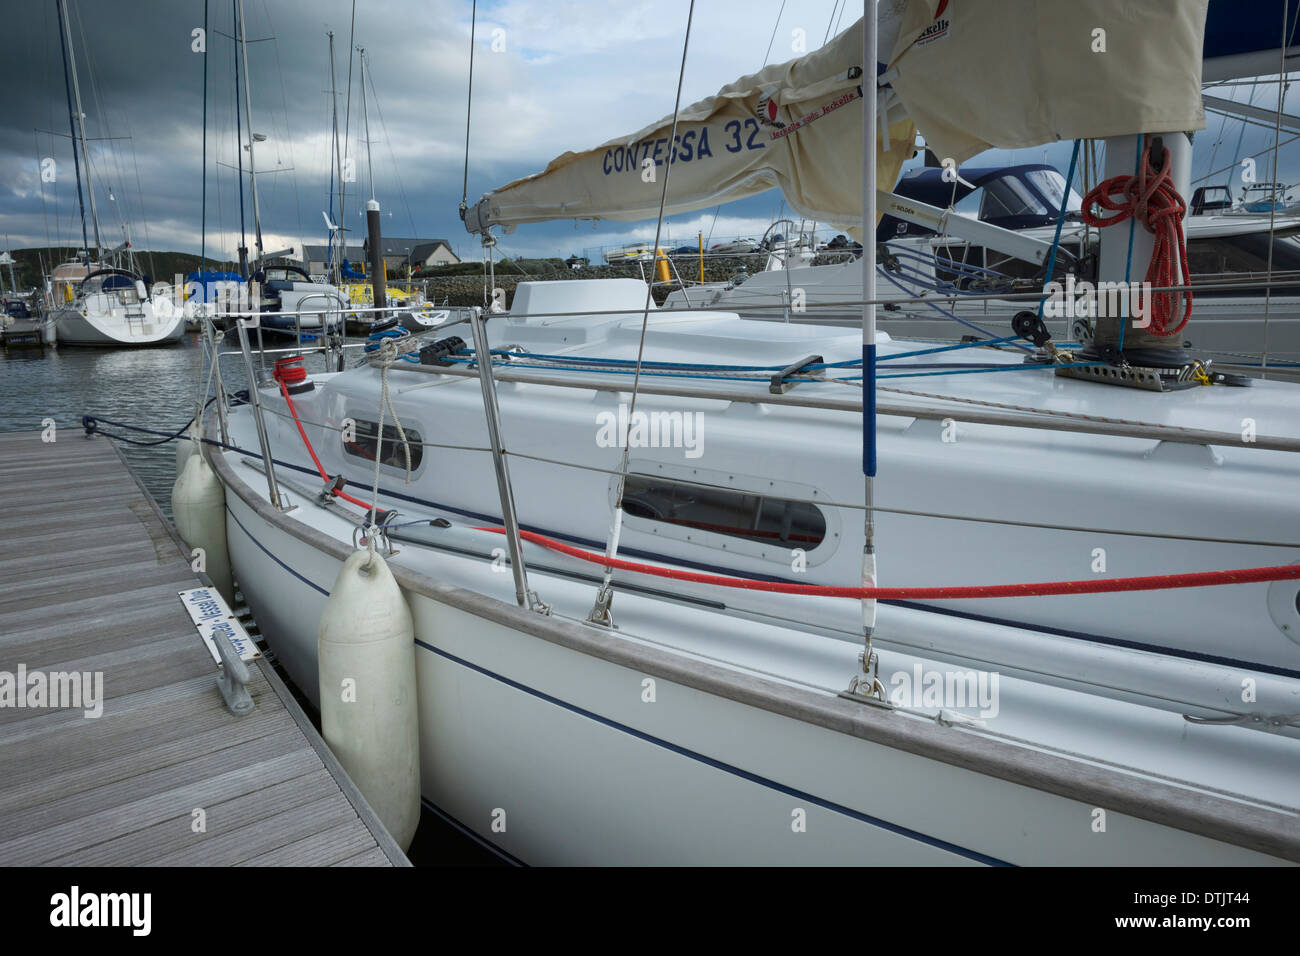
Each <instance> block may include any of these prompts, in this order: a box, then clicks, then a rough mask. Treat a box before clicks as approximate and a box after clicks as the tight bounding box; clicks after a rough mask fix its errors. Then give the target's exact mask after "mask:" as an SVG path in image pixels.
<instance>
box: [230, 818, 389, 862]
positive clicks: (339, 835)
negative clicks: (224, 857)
mask: <svg viewBox="0 0 1300 956" xmlns="http://www.w3.org/2000/svg"><path fill="white" fill-rule="evenodd" d="M348 809H349V810H351V807H349V808H348ZM352 816H353V818H355V816H356V814H355V813H353V814H352ZM369 837H370V835H369V834H368V833H366V831H365V830H362V829H361V828H359V827H357V826H356V825H355V824H353V822H352V820H347V821H345V822H343V823H340V824H339V825H337V826H334V827H331V828H330V829H328V830H322V831H321V832H319V833H313V834H311V835H310V836H306V837H304V838H303V839H301V840H296V841H295V842H293V843H289V844H286V845H285V846H282V847H279V848H277V849H275V850H271V851H270V852H269V853H263V854H261V855H260V856H255V857H253V858H252V859H251V860H244V861H243V862H241V863H240V864H239V865H240V866H329V865H330V864H331V863H337V862H338V861H339V860H346V859H347V858H348V857H349V856H352V855H353V854H355V853H357V852H358V851H362V850H366V849H368V848H369V847H370V846H374V842H375V841H374V840H373V839H370V838H369Z"/></svg>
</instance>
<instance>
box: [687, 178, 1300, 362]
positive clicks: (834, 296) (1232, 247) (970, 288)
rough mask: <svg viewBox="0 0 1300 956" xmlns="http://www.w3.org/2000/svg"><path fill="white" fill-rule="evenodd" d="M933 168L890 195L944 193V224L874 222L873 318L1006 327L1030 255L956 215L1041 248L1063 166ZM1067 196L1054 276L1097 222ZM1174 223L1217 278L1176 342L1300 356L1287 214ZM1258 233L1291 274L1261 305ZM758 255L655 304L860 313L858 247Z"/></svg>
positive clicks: (1299, 268) (1202, 273)
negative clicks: (755, 266) (817, 257)
mask: <svg viewBox="0 0 1300 956" xmlns="http://www.w3.org/2000/svg"><path fill="white" fill-rule="evenodd" d="M941 175H942V171H941V170H939V169H934V168H923V169H916V170H912V171H910V172H909V173H906V174H904V175H903V177H902V178H901V179H900V180H899V183H898V185H897V186H895V188H894V193H895V195H897V196H899V197H901V198H902V199H904V200H908V201H911V202H914V203H927V204H929V205H932V206H934V207H935V208H944V207H948V204H949V200H950V198H955V200H956V201H955V202H954V203H952V205H951V206H950V207H948V209H947V212H948V213H949V217H948V219H947V223H948V225H949V227H950V229H951V233H950V234H947V235H938V234H936V233H935V232H934V231H933V230H931V229H928V228H925V227H923V226H918V225H917V224H916V223H914V222H911V223H909V222H907V221H904V220H902V219H899V218H897V217H896V216H894V215H887V216H885V217H884V219H883V220H882V222H881V224H880V227H879V228H878V229H877V241H878V242H879V243H881V244H882V245H881V253H882V254H881V257H880V260H879V261H880V264H879V265H878V267H877V283H878V288H877V292H878V294H879V295H880V297H881V298H882V299H884V300H886V301H887V302H888V301H889V300H895V301H894V302H892V303H890V304H887V305H885V307H884V309H885V311H883V312H882V313H881V316H880V321H879V327H880V328H881V329H882V330H883V331H886V332H889V333H890V334H891V335H895V336H899V337H903V338H921V339H956V338H958V337H960V336H961V335H963V334H967V333H971V332H978V333H980V334H982V335H990V336H995V337H997V336H1008V335H1012V334H1013V332H1012V328H1011V320H1012V318H1014V317H1015V315H1016V314H1017V313H1019V312H1022V311H1024V310H1025V309H1029V310H1031V311H1032V310H1033V309H1035V308H1036V306H1037V302H1036V301H1034V300H1033V297H1032V293H1033V292H1035V291H1039V290H1041V288H1042V277H1043V271H1044V270H1043V263H1042V262H1041V261H1038V262H1027V261H1025V260H1023V259H1017V258H1015V257H1014V256H1011V255H1008V254H1006V253H1005V252H1002V251H1000V250H999V249H998V248H996V247H995V246H994V245H992V244H988V243H981V242H979V241H972V240H970V239H965V238H962V236H961V235H960V233H961V231H962V230H961V229H960V228H959V227H958V226H957V225H956V224H955V223H956V221H957V219H958V217H962V218H964V219H966V220H972V221H976V222H980V223H987V224H991V225H996V226H998V227H1000V228H1003V229H1012V230H1015V231H1016V233H1017V234H1018V235H1019V236H1020V237H1023V238H1025V239H1029V240H1032V241H1033V242H1034V243H1036V244H1037V248H1038V249H1040V250H1041V249H1046V248H1048V247H1049V246H1050V245H1051V243H1052V242H1053V241H1054V238H1055V233H1056V226H1055V221H1056V218H1057V215H1058V212H1059V209H1060V207H1061V205H1062V199H1063V197H1064V193H1065V177H1063V176H1062V175H1061V174H1060V173H1059V172H1057V171H1056V170H1055V169H1053V168H1051V167H1050V166H1045V165H1041V164H1026V165H1018V166H1006V167H995V168H989V169H978V170H965V169H963V170H960V171H959V175H960V176H961V177H962V181H963V182H965V183H966V185H965V186H963V185H961V184H953V185H948V184H947V182H946V181H944V180H941ZM970 187H973V188H970ZM1080 204H1081V199H1080V197H1079V195H1078V194H1077V193H1075V192H1074V191H1073V190H1071V191H1070V198H1069V200H1068V202H1067V204H1066V213H1067V220H1066V222H1065V224H1064V225H1063V227H1062V230H1061V249H1062V250H1063V252H1064V254H1065V255H1064V256H1063V258H1062V263H1061V264H1060V265H1059V266H1058V272H1057V274H1056V279H1057V280H1058V281H1062V282H1063V281H1065V279H1066V275H1067V273H1068V272H1071V271H1073V270H1074V269H1075V268H1077V266H1076V265H1075V264H1077V263H1081V262H1083V261H1084V260H1085V259H1086V258H1087V257H1092V258H1093V259H1094V261H1095V256H1096V249H1097V241H1098V234H1097V230H1096V229H1092V230H1087V229H1085V227H1084V225H1083V224H1082V222H1080V221H1079V217H1078V211H1079V208H1080ZM1195 208H1196V207H1195V206H1194V207H1193V209H1194V210H1195ZM1184 228H1185V230H1186V236H1187V248H1188V257H1189V264H1190V267H1191V270H1192V278H1193V282H1194V283H1197V284H1202V285H1206V286H1217V287H1216V288H1207V289H1206V290H1204V291H1198V292H1197V293H1196V321H1195V323H1194V325H1193V326H1192V327H1190V328H1189V329H1187V330H1186V334H1185V335H1184V337H1183V339H1184V347H1186V348H1188V349H1191V350H1193V351H1195V353H1196V354H1197V356H1198V357H1200V358H1202V359H1212V360H1214V361H1215V362H1216V364H1220V365H1222V364H1239V363H1242V361H1243V359H1247V358H1253V359H1254V360H1255V361H1259V359H1258V356H1262V355H1264V354H1265V353H1266V354H1267V355H1268V357H1269V358H1270V360H1271V361H1270V363H1269V364H1270V365H1272V366H1274V367H1275V368H1281V369H1284V368H1285V366H1287V365H1293V364H1294V363H1300V220H1298V219H1296V218H1295V217H1294V216H1290V217H1286V218H1283V217H1281V215H1280V214H1279V216H1278V217H1276V218H1275V219H1274V220H1272V221H1270V217H1269V215H1268V213H1267V212H1264V213H1263V214H1260V213H1259V212H1254V213H1250V214H1243V213H1242V212H1240V211H1239V210H1237V209H1232V210H1229V209H1219V208H1213V207H1211V208H1207V209H1205V210H1204V211H1201V212H1199V213H1198V214H1194V215H1190V216H1188V217H1187V218H1186V220H1185V221H1184ZM1085 242H1086V243H1087V246H1086V248H1085ZM1270 244H1271V245H1272V261H1271V266H1272V270H1273V272H1272V275H1273V277H1274V279H1275V280H1276V279H1278V278H1281V277H1287V276H1290V277H1293V278H1295V280H1296V284H1295V286H1293V287H1286V286H1281V287H1279V286H1278V285H1277V284H1276V282H1275V284H1274V287H1273V288H1272V291H1271V293H1270V294H1269V295H1267V300H1268V308H1267V310H1266V309H1265V299H1266V295H1265V289H1264V287H1263V285H1262V284H1261V282H1260V280H1261V277H1263V276H1264V275H1265V273H1266V272H1267V271H1268V269H1269V266H1270V261H1269V246H1270ZM1067 257H1068V258H1067ZM766 266H767V267H766V268H765V269H764V270H763V271H760V272H755V273H753V274H752V275H744V274H741V275H737V276H735V277H733V278H732V279H731V280H729V281H725V282H712V283H703V284H698V285H688V286H683V287H681V288H675V289H673V291H672V292H670V293H669V294H668V297H667V299H666V301H665V302H664V306H665V307H666V308H669V309H698V308H709V309H714V308H718V309H730V310H734V311H736V312H739V313H740V314H741V315H743V316H745V317H746V318H752V319H768V320H775V321H782V322H798V323H814V324H818V325H854V324H856V323H858V322H859V321H860V320H861V315H860V312H861V306H860V305H857V304H856V303H859V302H860V301H861V291H862V282H861V271H862V270H861V265H860V262H859V260H858V257H857V256H853V255H848V254H845V255H843V256H842V257H841V259H840V261H838V262H828V263H824V264H819V265H814V264H811V263H809V262H807V261H806V257H805V260H804V261H802V262H801V261H799V260H792V261H791V264H790V267H789V268H785V263H784V262H783V259H782V257H780V256H769V257H768V259H767V263H766ZM794 290H798V295H797V296H796V295H795V294H794ZM998 290H1004V291H1006V292H1011V291H1016V292H1019V293H1022V296H1021V298H1019V299H1001V298H997V297H996V296H995V293H996V292H997V291H998ZM1026 292H1028V293H1030V295H1029V296H1028V297H1025V295H1024V293H1026ZM917 300H921V301H917ZM1046 321H1047V326H1048V328H1049V329H1050V330H1051V331H1052V333H1053V336H1054V338H1055V339H1056V340H1057V341H1058V342H1081V341H1082V342H1087V341H1089V340H1090V337H1091V334H1092V325H1091V323H1090V322H1089V321H1088V320H1087V319H1082V320H1076V319H1075V318H1074V317H1072V316H1063V317H1059V318H1052V317H1050V316H1049V317H1048V318H1047V319H1046Z"/></svg>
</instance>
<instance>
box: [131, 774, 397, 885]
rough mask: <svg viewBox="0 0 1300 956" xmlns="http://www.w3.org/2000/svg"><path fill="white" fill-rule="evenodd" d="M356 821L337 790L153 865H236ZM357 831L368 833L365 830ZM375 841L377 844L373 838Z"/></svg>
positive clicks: (210, 838)
mask: <svg viewBox="0 0 1300 956" xmlns="http://www.w3.org/2000/svg"><path fill="white" fill-rule="evenodd" d="M356 822H358V821H357V814H356V811H355V810H353V809H352V805H351V804H350V803H348V801H347V799H346V798H345V797H344V796H343V794H341V793H339V791H338V789H337V788H335V790H334V792H333V793H329V794H326V795H324V796H321V797H319V798H317V799H315V800H313V801H312V802H311V803H308V804H305V805H303V806H300V807H295V808H293V809H291V810H286V811H284V812H282V813H277V814H273V815H270V816H266V817H261V818H259V819H255V820H252V821H250V822H249V823H248V825H246V826H242V827H239V828H238V829H236V830H231V831H229V832H226V833H217V834H214V833H211V832H209V834H208V839H207V840H205V841H203V842H202V843H197V844H195V845H194V846H192V847H189V848H187V849H185V850H181V851H178V852H175V853H169V854H166V855H165V856H160V857H156V858H154V859H152V860H150V861H149V864H150V865H151V866H188V865H193V864H195V863H197V862H199V861H200V860H202V861H203V862H204V864H205V865H209V866H234V865H235V864H237V863H242V862H243V861H245V860H248V859H252V858H254V857H256V856H259V855H261V854H263V853H269V852H270V851H272V850H276V849H279V848H280V847H282V846H285V845H286V844H290V843H293V842H295V841H297V840H300V839H302V838H303V837H305V836H309V835H311V834H313V833H318V832H320V831H321V830H322V829H323V828H328V827H333V826H336V825H338V824H347V823H353V824H354V825H355V823H356ZM356 828H357V829H359V830H362V832H363V833H364V832H365V831H364V829H362V828H361V827H356ZM366 835H367V836H369V834H366ZM371 842H372V843H373V842H374V841H373V838H372V839H371Z"/></svg>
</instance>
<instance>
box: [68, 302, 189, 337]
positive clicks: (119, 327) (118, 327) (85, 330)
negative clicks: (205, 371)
mask: <svg viewBox="0 0 1300 956" xmlns="http://www.w3.org/2000/svg"><path fill="white" fill-rule="evenodd" d="M53 321H54V323H55V329H56V334H57V335H58V341H59V344H60V345H97V346H122V345H145V346H148V345H170V344H171V343H173V342H179V341H180V340H181V338H182V337H183V336H184V335H185V316H184V314H183V313H181V312H180V311H179V310H177V311H176V314H175V315H174V316H172V317H170V318H166V319H162V318H159V319H150V318H144V319H133V320H132V321H131V322H130V323H127V322H126V321H124V320H123V319H121V318H118V317H113V316H104V315H101V314H96V313H87V312H82V311H81V310H79V309H71V308H67V309H59V310H58V311H56V312H55V313H54V317H53Z"/></svg>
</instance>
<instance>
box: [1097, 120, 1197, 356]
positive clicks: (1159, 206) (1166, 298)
mask: <svg viewBox="0 0 1300 956" xmlns="http://www.w3.org/2000/svg"><path fill="white" fill-rule="evenodd" d="M1093 206H1100V207H1101V208H1102V209H1105V210H1109V211H1110V212H1113V213H1116V215H1114V216H1103V215H1100V214H1095V213H1093V211H1092V207H1093ZM1186 212H1187V203H1186V202H1184V201H1183V197H1182V196H1180V195H1178V190H1176V189H1174V185H1173V182H1172V180H1171V179H1170V177H1169V149H1168V147H1166V148H1165V153H1164V159H1163V161H1162V162H1161V164H1160V172H1159V173H1157V172H1156V171H1155V169H1154V168H1153V167H1152V165H1151V146H1150V144H1148V145H1147V148H1146V150H1145V151H1143V153H1142V162H1141V163H1139V164H1138V174H1137V175H1136V176H1113V177H1111V178H1110V179H1107V180H1106V181H1104V182H1102V183H1098V184H1097V185H1096V186H1095V187H1093V189H1091V190H1089V192H1088V195H1087V196H1085V197H1084V198H1083V208H1082V209H1081V210H1080V214H1081V215H1082V217H1083V221H1084V222H1086V223H1087V224H1088V225H1090V226H1096V227H1098V228H1102V229H1104V228H1105V227H1106V226H1113V225H1115V224H1116V223H1119V222H1123V221H1124V220H1126V219H1128V218H1129V217H1130V216H1134V217H1136V218H1137V221H1138V222H1140V223H1141V224H1142V226H1143V228H1145V229H1146V231H1147V232H1150V233H1153V234H1154V235H1155V237H1156V245H1155V249H1154V250H1152V253H1151V264H1150V265H1149V266H1148V267H1147V274H1146V281H1147V282H1148V283H1150V284H1151V286H1152V287H1153V288H1157V289H1158V288H1161V287H1165V286H1175V285H1190V284H1191V281H1192V276H1191V272H1190V271H1189V269H1188V266H1187V239H1186V237H1185V236H1184V235H1183V216H1184V215H1185V214H1186ZM1175 257H1177V261H1176V264H1175ZM1146 309H1147V317H1148V318H1149V319H1150V320H1151V324H1150V326H1149V327H1148V328H1147V331H1148V332H1150V333H1151V334H1152V335H1160V336H1165V335H1177V334H1178V333H1179V332H1181V331H1182V330H1183V328H1184V326H1186V325H1187V320H1188V319H1190V318H1191V317H1192V293H1191V292H1190V291H1185V292H1153V293H1152V294H1151V299H1150V301H1148V302H1147V303H1146ZM1175 319H1176V320H1177V322H1178V324H1177V325H1173V326H1171V325H1170V323H1171V322H1172V321H1174V320H1175Z"/></svg>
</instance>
